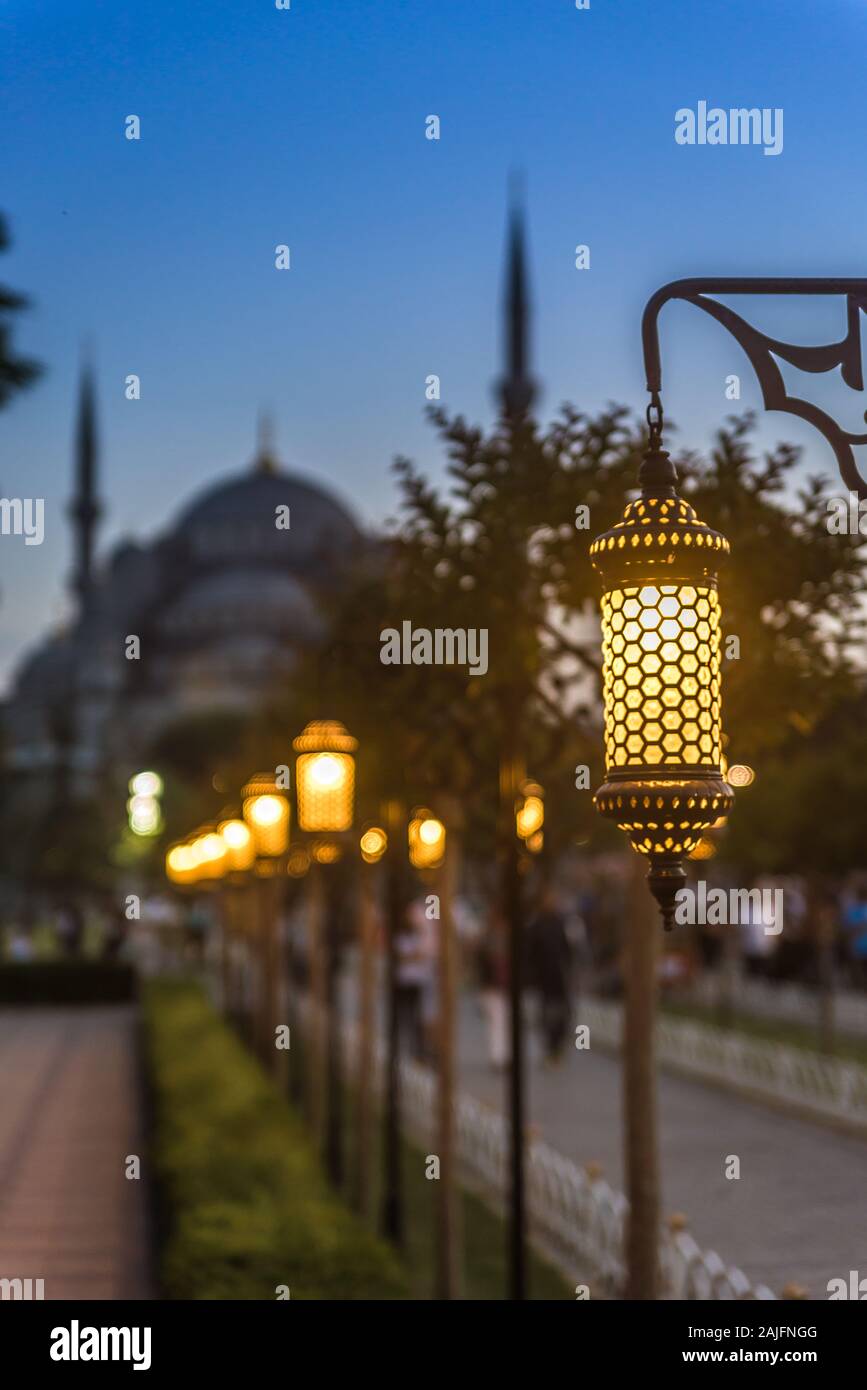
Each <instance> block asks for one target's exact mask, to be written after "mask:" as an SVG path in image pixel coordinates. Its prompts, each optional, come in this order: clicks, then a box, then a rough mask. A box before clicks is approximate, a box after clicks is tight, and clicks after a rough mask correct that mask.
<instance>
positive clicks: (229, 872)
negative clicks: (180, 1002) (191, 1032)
mask: <svg viewBox="0 0 867 1390" xmlns="http://www.w3.org/2000/svg"><path fill="white" fill-rule="evenodd" d="M217 833H218V834H219V835H220V836H222V839H223V843H224V845H225V846H226V875H225V880H224V884H223V889H224V891H223V894H222V895H221V897H222V908H223V911H222V914H221V923H220V925H221V932H222V949H221V957H222V965H221V968H222V982H223V1009H224V1012H225V1013H226V1014H227V1015H228V1017H230V1018H232V1019H234V1020H235V1021H237V1017H238V1013H239V1008H238V1001H237V1000H236V997H235V968H234V959H233V957H234V954H235V953H234V938H235V936H236V933H237V930H238V922H239V919H240V917H241V912H240V910H239V909H240V908H241V906H242V903H243V892H244V885H245V883H246V880H247V876H248V874H250V872H251V871H252V870H253V868H254V866H255V863H256V845H255V841H254V839H253V833H252V831H251V830H250V827H249V826H248V825H247V824H246V822H245V821H243V820H239V819H238V818H237V817H233V818H231V819H229V820H224V821H221V822H220V824H219V825H218V826H217Z"/></svg>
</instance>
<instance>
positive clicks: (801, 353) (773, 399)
mask: <svg viewBox="0 0 867 1390" xmlns="http://www.w3.org/2000/svg"><path fill="white" fill-rule="evenodd" d="M737 294H752V295H763V294H774V295H779V294H784V295H814V294H817V295H818V294H821V295H826V294H827V295H845V296H846V320H847V330H846V336H845V337H844V338H842V339H841V340H840V341H839V342H835V343H828V344H826V345H824V346H820V347H798V346H796V345H794V344H791V343H783V342H780V341H779V340H778V339H775V338H769V337H768V336H767V335H766V334H765V333H761V332H759V330H758V329H757V328H754V327H753V326H752V324H749V323H747V321H746V320H745V319H743V318H741V317H740V315H739V314H736V313H735V312H734V310H733V309H730V308H729V307H728V305H726V304H720V303H719V302H718V300H717V299H715V298H712V297H709V296H715V295H722V296H725V295H737ZM672 299H682V300H685V301H686V303H688V304H694V305H696V307H697V308H699V309H703V310H704V311H705V313H707V314H710V315H711V317H712V318H715V319H716V320H717V322H718V323H721V324H722V325H723V327H724V328H727V329H728V331H729V333H731V335H732V336H733V337H734V338H735V339H736V340H737V342H738V343H740V345H741V347H742V348H743V350H744V352H745V353H746V355H747V357H748V358H749V360H750V363H751V365H752V367H753V370H754V372H755V374H756V376H757V378H758V381H759V385H760V386H761V388H762V397H763V400H764V405H765V409H766V410H780V411H784V412H786V413H787V414H789V415H797V416H799V417H800V419H802V420H806V421H807V422H808V423H809V424H811V425H813V426H814V428H815V429H817V430H818V431H819V433H820V434H822V435H824V437H825V439H827V441H828V443H829V444H830V445H831V448H832V449H833V450H834V455H835V457H836V459H837V466H838V469H839V472H840V477H841V479H842V480H843V483H844V484H845V486H846V487H847V488H848V489H849V490H850V491H851V492H856V493H857V494H858V496H859V498H867V481H865V479H864V478H862V477H861V474H860V473H859V471H858V466H857V464H856V462H855V455H854V453H853V452H852V450H853V447H854V446H855V445H859V444H867V434H851V433H849V432H848V431H846V430H844V429H843V428H842V426H841V425H839V424H838V423H837V421H836V420H834V419H833V417H832V416H830V415H828V414H827V413H826V412H825V411H824V410H821V409H820V408H819V406H817V405H814V404H813V403H812V402H810V401H805V400H802V399H801V398H800V397H799V396H790V395H789V393H788V392H787V390H786V385H785V382H784V380H783V374H782V372H781V370H780V366H779V361H778V359H779V360H782V361H783V362H789V363H791V365H792V366H793V367H797V368H798V369H799V370H800V371H803V372H816V373H820V372H829V371H833V370H834V369H835V368H836V367H839V368H840V369H841V375H842V378H843V381H844V382H845V383H846V385H847V386H849V387H851V389H852V390H853V391H863V389H864V364H863V361H862V354H861V319H860V316H861V314H862V313H867V280H838V279H800V280H799V279H725V278H723V279H718V280H714V279H691V280H673V281H672V282H671V283H670V284H668V285H663V287H662V288H661V289H659V290H657V291H656V293H655V294H654V295H653V296H652V297H651V299H649V300H648V303H647V307H646V308H645V310H644V317H643V319H642V323H641V337H642V344H643V349H644V367H645V373H646V376H647V389H648V391H649V392H650V393H651V402H657V403H658V402H659V399H660V391H661V387H662V364H661V360H660V353H659V313H660V310H661V309H662V307H663V305H665V304H667V303H668V302H669V300H672ZM864 418H865V420H867V412H865V416H864Z"/></svg>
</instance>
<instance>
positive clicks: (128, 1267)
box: [0, 1006, 153, 1299]
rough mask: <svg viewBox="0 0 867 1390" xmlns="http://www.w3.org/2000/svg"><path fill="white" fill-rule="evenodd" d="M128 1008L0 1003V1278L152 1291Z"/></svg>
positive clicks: (49, 1291) (142, 1294)
mask: <svg viewBox="0 0 867 1390" xmlns="http://www.w3.org/2000/svg"><path fill="white" fill-rule="evenodd" d="M134 1030H135V1012H134V1010H133V1009H132V1008H127V1007H125V1006H123V1007H117V1006H114V1007H102V1008H69V1009H61V1008H28V1009H3V1010H0V1278H8V1279H13V1278H20V1279H28V1278H30V1279H37V1278H39V1279H44V1280H45V1297H46V1299H124V1298H130V1299H146V1298H151V1297H152V1296H153V1292H152V1288H151V1284H150V1268H149V1251H150V1246H149V1231H148V1222H147V1210H146V1194H145V1186H144V1181H143V1180H140V1181H135V1180H130V1179H128V1178H127V1177H126V1176H125V1170H126V1157H127V1155H128V1154H138V1155H139V1156H141V1157H142V1160H143V1162H142V1168H143V1170H144V1151H143V1134H142V1129H141V1118H142V1117H141V1114H140V1095H139V1079H138V1075H137V1064H136V1053H135V1032H134Z"/></svg>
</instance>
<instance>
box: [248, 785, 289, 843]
mask: <svg viewBox="0 0 867 1390" xmlns="http://www.w3.org/2000/svg"><path fill="white" fill-rule="evenodd" d="M241 801H242V812H243V816H244V821H245V823H246V825H247V828H248V829H249V831H250V834H251V836H252V840H253V849H254V857H255V858H257V859H278V858H279V857H280V856H281V855H283V854H285V853H286V850H287V849H288V847H289V801H288V799H287V798H286V796H285V795H284V794H283V790H282V788H281V787H279V786H278V785H277V779H276V777H275V776H274V774H273V772H259V773H257V774H256V775H255V776H254V777H251V778H250V780H249V782H248V783H247V784H246V786H245V787H244V789H243V791H242V792H241Z"/></svg>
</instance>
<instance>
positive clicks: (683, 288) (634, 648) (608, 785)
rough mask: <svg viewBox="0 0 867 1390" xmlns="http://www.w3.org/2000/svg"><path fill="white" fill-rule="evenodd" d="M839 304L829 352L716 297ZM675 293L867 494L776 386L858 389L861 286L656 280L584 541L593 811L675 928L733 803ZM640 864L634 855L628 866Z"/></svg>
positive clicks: (648, 1253) (640, 1202)
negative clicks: (682, 415)
mask: <svg viewBox="0 0 867 1390" xmlns="http://www.w3.org/2000/svg"><path fill="white" fill-rule="evenodd" d="M747 294H748V295H785V296H789V295H844V296H845V298H846V313H847V331H846V333H845V335H844V336H843V337H842V338H840V339H839V341H837V342H833V343H829V344H826V345H823V346H819V347H803V346H798V345H794V344H790V343H786V342H782V341H780V340H778V339H774V338H771V337H769V336H768V335H766V334H764V333H761V332H759V331H758V330H757V329H755V328H754V327H753V326H752V325H751V324H749V323H748V322H747V321H746V320H745V319H744V318H742V317H741V316H740V315H739V314H736V313H735V312H734V310H733V309H731V308H730V307H729V306H728V305H726V304H722V303H720V302H719V299H718V298H717V296H728V295H735V296H737V295H747ZM675 299H680V300H684V301H685V302H687V303H690V304H692V305H693V306H695V307H696V308H700V309H702V310H703V311H704V312H705V313H707V314H708V315H710V317H712V318H714V319H716V321H717V322H718V323H720V324H722V326H723V327H724V328H726V330H727V331H728V332H729V333H731V334H732V336H733V337H734V338H735V339H736V340H737V342H738V343H739V344H740V346H741V347H742V348H743V350H744V352H745V353H746V355H747V357H748V359H749V361H750V363H751V365H752V367H753V369H754V371H755V373H756V376H757V378H758V381H759V384H760V386H761V390H762V396H763V400H764V404H765V407H766V408H767V409H768V410H779V411H784V412H786V413H788V414H791V415H796V416H798V417H799V418H800V419H803V420H806V421H808V422H809V423H810V424H812V425H813V426H814V427H815V428H816V429H818V430H819V431H820V433H821V434H823V435H824V437H825V438H826V439H827V440H828V442H829V443H830V445H831V447H832V449H833V451H834V454H835V457H836V460H837V466H838V469H839V473H840V477H841V478H842V480H843V482H844V483H845V484H846V486H847V487H848V488H849V489H850V490H852V491H854V492H856V493H857V494H858V496H859V497H862V498H863V497H867V482H865V480H864V479H863V478H862V477H861V475H860V474H859V472H858V469H857V466H856V464H855V458H854V453H853V449H854V447H855V446H856V445H860V444H865V443H867V435H858V434H853V433H851V432H848V431H845V430H843V429H842V427H841V426H840V425H839V424H837V422H836V421H835V420H833V419H832V418H831V417H830V416H829V415H828V414H827V413H826V412H824V411H822V410H821V409H819V408H818V407H817V406H816V405H814V404H813V403H811V402H809V401H806V400H804V399H802V398H801V397H797V396H790V395H789V394H788V392H787V390H786V386H785V382H784V380H783V375H782V372H781V370H780V365H779V364H780V361H785V362H788V363H790V364H791V365H793V366H795V367H796V368H798V369H799V370H800V371H802V372H814V373H828V372H831V371H833V370H835V369H837V368H839V369H840V374H841V376H842V379H843V381H844V382H845V383H846V384H847V385H848V386H849V387H851V388H852V389H854V390H859V391H860V390H863V387H864V374H863V363H862V360H861V335H860V322H861V314H862V313H863V312H867V280H865V279H751V278H748V279H712V278H708V279H691V280H677V281H674V282H672V283H671V284H668V285H665V286H663V287H662V288H661V289H660V290H658V291H657V292H656V293H655V294H654V295H653V296H652V297H651V299H650V300H649V301H648V303H647V306H646V308H645V311H644V316H643V319H642V345H643V351H644V362H645V374H646V379H647V389H648V391H649V393H650V404H649V406H648V411H647V420H648V426H649V437H648V446H647V451H646V454H645V456H644V460H643V462H642V465H641V469H640V472H639V477H638V482H639V486H640V488H641V495H640V496H639V498H638V499H637V500H636V501H634V502H630V503H629V504H628V505H627V507H626V510H625V511H624V514H623V517H622V519H621V520H620V521H619V522H618V523H617V524H616V525H615V526H614V527H612V528H611V530H610V531H608V532H606V533H605V534H604V535H602V536H599V537H597V539H596V540H595V541H594V542H593V544H592V546H591V549H590V554H591V559H592V562H593V565H594V567H595V568H596V569H597V570H598V571H599V573H600V575H601V576H602V581H603V590H604V592H603V597H602V638H603V642H602V646H603V696H604V704H605V761H606V776H605V782H604V784H603V786H601V787H600V788H599V790H598V791H597V792H596V795H595V797H594V803H595V805H596V808H597V810H598V811H599V812H600V813H601V814H602V815H603V816H605V817H607V818H608V819H611V820H614V821H615V822H616V823H617V825H619V826H620V828H621V829H623V830H625V831H626V832H627V834H628V836H629V839H630V841H631V843H632V846H633V848H634V849H636V850H637V851H638V852H639V854H641V855H643V856H645V857H646V859H647V860H648V863H649V871H648V875H647V878H648V883H649V886H650V889H651V892H652V893H653V896H654V897H655V899H656V901H657V903H658V905H659V908H660V911H661V913H662V919H663V925H664V926H665V928H666V929H671V927H672V925H673V920H674V909H675V903H676V898H677V893H678V891H679V889H680V888H681V887H682V885H683V884H684V882H685V871H684V864H683V861H684V858H685V857H687V856H689V855H690V854H692V853H694V852H695V850H696V848H697V847H698V845H699V844H700V843H701V841H702V839H703V837H704V835H705V832H706V831H708V830H709V829H710V828H711V827H712V826H714V825H715V824H719V823H720V822H721V821H724V820H725V817H726V816H727V815H728V813H729V811H730V809H731V806H732V804H733V800H734V793H733V791H732V788H731V785H730V784H729V782H728V781H727V780H726V777H725V774H724V771H723V761H722V732H721V709H720V705H721V688H720V687H721V673H720V604H719V597H718V593H717V568H718V566H719V564H720V563H721V562H722V561H723V560H724V559H725V558H726V556H727V555H728V552H729V545H728V541H727V540H726V539H725V537H724V536H722V535H720V534H719V532H716V531H713V530H711V529H710V527H708V526H707V525H706V524H705V523H704V522H703V521H701V520H700V519H699V517H698V516H697V515H696V513H695V511H694V509H693V508H692V507H691V506H689V504H688V503H687V502H685V501H684V500H683V499H682V498H680V497H678V495H677V492H676V488H675V484H676V482H677V474H676V470H675V468H674V465H673V464H672V462H671V459H670V458H669V456H668V454H667V453H666V452H665V450H664V449H663V448H662V433H663V423H664V420H663V409H662V399H661V389H662V366H661V357H660V350H659V327H658V321H659V314H660V311H661V310H662V308H663V307H664V305H665V304H667V303H668V302H669V301H671V300H675ZM637 862H640V861H637ZM643 902H644V900H643V899H642V897H641V896H640V894H639V895H638V896H636V897H634V898H633V900H632V902H631V906H630V913H629V920H628V923H627V938H626V972H625V973H626V979H625V986H626V1007H625V1010H624V1026H625V1038H624V1070H625V1098H626V1131H627V1165H626V1166H627V1174H628V1195H629V1200H630V1220H629V1231H628V1237H627V1243H628V1251H627V1264H628V1268H629V1288H628V1293H629V1295H630V1296H631V1297H633V1298H653V1297H655V1294H656V1288H657V1275H658V1272H657V1260H658V1241H659V1192H658V1180H657V1171H658V1155H657V1144H656V1110H655V1094H654V1086H655V1066H654V1034H655V1029H654V1024H655V999H656V957H655V949H656V937H655V933H653V932H652V930H651V929H650V924H649V923H645V922H644V921H643V918H644V915H645V914H644V907H643Z"/></svg>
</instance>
